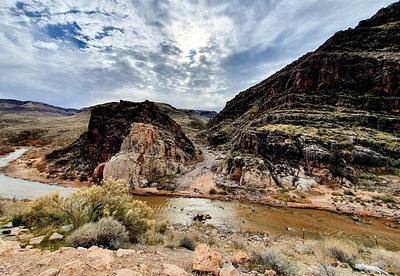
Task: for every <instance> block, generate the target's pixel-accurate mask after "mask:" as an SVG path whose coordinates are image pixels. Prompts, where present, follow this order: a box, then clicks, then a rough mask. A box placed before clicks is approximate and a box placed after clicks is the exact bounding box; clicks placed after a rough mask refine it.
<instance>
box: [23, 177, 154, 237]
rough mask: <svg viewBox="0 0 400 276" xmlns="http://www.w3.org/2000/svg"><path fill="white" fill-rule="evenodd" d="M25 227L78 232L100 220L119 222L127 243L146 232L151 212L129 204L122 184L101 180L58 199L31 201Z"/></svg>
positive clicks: (141, 205)
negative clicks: (69, 228)
mask: <svg viewBox="0 0 400 276" xmlns="http://www.w3.org/2000/svg"><path fill="white" fill-rule="evenodd" d="M25 217H26V221H27V222H28V225H29V226H38V227H43V226H44V225H49V224H51V225H61V224H72V225H73V226H74V228H75V229H76V228H79V227H81V226H83V225H85V224H87V223H90V222H96V221H98V220H100V219H101V218H103V217H112V218H114V219H115V220H117V221H119V222H121V223H122V224H123V225H124V226H125V227H126V229H127V230H128V232H129V238H130V240H131V241H133V242H136V241H138V240H139V237H140V235H142V234H144V233H145V232H146V231H147V230H148V229H149V220H150V219H151V218H152V210H151V209H150V208H149V207H148V206H147V205H146V204H145V203H144V202H142V201H137V200H133V198H132V196H131V195H130V194H129V187H128V185H126V182H125V181H123V180H117V181H114V180H112V179H108V180H105V181H104V182H103V183H102V185H101V186H97V185H96V186H92V187H89V188H86V189H81V190H79V191H76V192H74V193H72V194H70V195H69V196H67V197H62V196H60V195H59V194H52V195H48V196H43V197H40V198H38V199H36V200H34V201H33V203H32V205H31V206H30V208H29V209H28V211H27V212H26V214H25Z"/></svg>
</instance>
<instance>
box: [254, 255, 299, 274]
mask: <svg viewBox="0 0 400 276" xmlns="http://www.w3.org/2000/svg"><path fill="white" fill-rule="evenodd" d="M251 263H252V264H253V265H255V266H256V268H259V269H260V271H265V270H267V269H271V270H274V271H275V272H276V273H277V274H278V275H282V276H292V275H296V265H295V264H294V263H293V262H292V261H290V260H288V259H286V258H285V257H284V256H283V255H282V254H280V253H278V252H276V251H273V250H271V249H264V250H263V251H254V252H253V253H252V255H251Z"/></svg>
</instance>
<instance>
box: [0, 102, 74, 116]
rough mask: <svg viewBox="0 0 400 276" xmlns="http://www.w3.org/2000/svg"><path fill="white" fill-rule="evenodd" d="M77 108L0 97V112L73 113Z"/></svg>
mask: <svg viewBox="0 0 400 276" xmlns="http://www.w3.org/2000/svg"><path fill="white" fill-rule="evenodd" d="M79 111H80V110H79V109H73V108H62V107H58V106H54V105H50V104H45V103H41V102H34V101H18V100H13V99H0V114H2V113H11V112H13V113H21V112H39V113H47V114H52V113H53V114H57V115H74V114H76V113H78V112H79Z"/></svg>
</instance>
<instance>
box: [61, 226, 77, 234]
mask: <svg viewBox="0 0 400 276" xmlns="http://www.w3.org/2000/svg"><path fill="white" fill-rule="evenodd" d="M61 230H63V231H64V232H71V231H72V230H74V226H73V225H72V224H67V225H63V226H61Z"/></svg>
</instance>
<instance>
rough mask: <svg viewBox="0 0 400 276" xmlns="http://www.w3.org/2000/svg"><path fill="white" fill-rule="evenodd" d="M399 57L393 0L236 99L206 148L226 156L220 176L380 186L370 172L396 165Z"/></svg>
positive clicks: (399, 29)
mask: <svg viewBox="0 0 400 276" xmlns="http://www.w3.org/2000/svg"><path fill="white" fill-rule="evenodd" d="M399 53H400V2H397V3H395V4H392V5H390V6H389V7H387V8H384V9H382V10H380V11H379V12H378V13H377V14H376V15H374V16H373V17H372V18H370V19H368V20H365V21H362V22H360V23H359V25H358V26H357V27H356V28H354V29H348V30H346V31H340V32H337V33H336V34H335V35H334V36H332V37H331V38H330V39H328V41H326V42H325V43H324V44H323V45H322V46H321V47H319V48H318V49H317V50H316V51H314V52H312V53H308V54H306V55H304V56H303V57H301V58H299V59H298V60H297V61H295V62H293V63H292V64H290V65H288V66H286V67H285V68H283V69H282V70H280V71H279V72H277V73H276V74H274V75H272V76H271V77H269V78H267V79H266V80H264V81H262V82H260V83H259V84H257V85H255V86H253V87H251V88H249V89H247V90H246V91H243V92H241V93H239V94H238V95H237V96H236V97H235V98H234V99H232V100H231V101H229V102H227V104H226V106H225V108H224V109H223V110H222V111H221V112H220V113H219V114H218V115H217V116H216V117H215V118H214V119H213V120H211V122H210V123H209V133H208V134H209V135H208V141H209V143H210V144H212V145H214V146H216V145H220V146H222V147H224V148H227V149H229V150H231V152H232V157H231V158H228V159H227V160H226V162H225V164H224V166H223V168H220V171H221V172H224V174H225V175H228V176H229V178H233V179H236V180H237V181H240V183H241V184H242V185H246V184H248V183H255V184H256V185H257V184H260V183H270V184H271V183H272V184H271V185H285V184H288V185H294V186H300V187H308V186H310V185H313V184H316V183H327V182H340V183H342V184H343V183H347V184H348V185H350V182H352V183H353V184H354V183H357V182H359V181H360V183H361V184H365V185H367V186H368V185H369V186H372V188H374V186H375V184H376V183H378V182H379V185H381V186H382V185H384V184H383V183H382V182H381V181H378V182H376V181H373V179H372V178H374V177H375V176H376V175H375V174H376V173H381V174H397V173H398V169H399V167H400V163H399V159H400V88H399V87H400V54H399ZM234 156H235V157H234ZM254 156H257V157H258V158H259V159H256V158H254ZM371 173H372V174H374V175H373V176H374V177H372V176H371ZM265 179H267V180H268V181H267V180H265ZM371 180H372V181H371ZM378 180H379V177H378ZM386 184H387V185H390V184H388V183H386Z"/></svg>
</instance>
